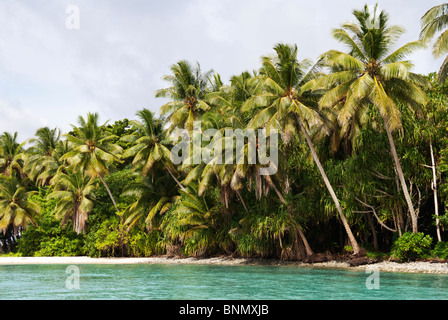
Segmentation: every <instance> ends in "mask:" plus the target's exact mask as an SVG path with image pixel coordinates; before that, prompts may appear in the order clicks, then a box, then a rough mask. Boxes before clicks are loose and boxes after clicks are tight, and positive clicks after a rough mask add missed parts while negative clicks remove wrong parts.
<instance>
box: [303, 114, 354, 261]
mask: <svg viewBox="0 0 448 320" xmlns="http://www.w3.org/2000/svg"><path fill="white" fill-rule="evenodd" d="M296 117H297V121H298V122H299V125H300V129H301V130H302V132H303V135H304V136H305V140H306V142H307V143H308V146H309V148H310V150H311V154H312V156H313V159H314V162H315V163H316V165H317V167H318V169H319V172H320V174H321V176H322V179H323V180H324V183H325V186H326V187H327V189H328V191H329V192H330V195H331V198H332V199H333V202H334V204H335V206H336V209H337V210H338V213H339V218H340V219H341V221H342V224H343V225H344V228H345V232H346V233H347V236H348V239H349V241H350V244H351V246H352V248H353V254H358V253H359V251H360V248H359V245H358V242H357V241H356V239H355V236H354V235H353V232H352V230H351V229H350V225H349V224H348V221H347V218H346V217H345V215H344V213H343V212H342V207H341V204H340V203H339V200H338V197H337V196H336V193H335V192H334V190H333V187H332V186H331V183H330V180H328V177H327V175H326V173H325V170H324V167H323V166H322V164H321V163H320V160H319V157H318V156H317V153H316V150H315V149H314V145H313V142H312V141H311V138H310V136H309V135H308V132H307V131H306V128H305V124H304V123H303V121H302V119H301V118H300V117H299V115H296Z"/></svg>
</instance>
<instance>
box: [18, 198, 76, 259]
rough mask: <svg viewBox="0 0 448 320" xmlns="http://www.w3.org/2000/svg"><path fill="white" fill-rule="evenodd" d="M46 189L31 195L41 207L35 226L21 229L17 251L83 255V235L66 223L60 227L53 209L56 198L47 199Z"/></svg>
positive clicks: (23, 253) (52, 254) (48, 254)
mask: <svg viewBox="0 0 448 320" xmlns="http://www.w3.org/2000/svg"><path fill="white" fill-rule="evenodd" d="M47 193H48V190H46V189H40V190H39V193H38V194H36V195H34V196H33V197H32V199H33V201H35V202H36V203H38V204H39V205H40V207H41V217H40V219H39V220H38V224H37V226H33V225H31V226H30V227H28V229H26V230H25V231H23V234H22V237H21V238H20V239H19V241H18V247H17V252H18V253H19V254H21V255H22V256H79V255H84V254H85V252H84V249H83V245H84V236H83V235H78V234H76V232H74V231H73V230H72V228H71V223H68V224H67V225H66V226H65V228H63V227H62V225H61V222H60V220H58V219H56V217H55V215H54V213H53V211H54V208H55V206H56V203H57V200H55V199H47V197H46V195H47Z"/></svg>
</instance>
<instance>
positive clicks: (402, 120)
mask: <svg viewBox="0 0 448 320" xmlns="http://www.w3.org/2000/svg"><path fill="white" fill-rule="evenodd" d="M447 12H448V4H444V5H441V6H438V7H435V8H432V9H430V10H429V11H428V12H427V13H426V14H425V15H424V16H423V18H422V33H421V39H419V40H416V41H413V42H410V43H407V44H402V45H401V46H397V43H398V41H399V38H400V35H401V34H402V33H403V32H404V30H402V29H401V28H400V27H398V26H394V25H391V24H389V17H388V15H387V14H386V13H385V12H383V11H382V12H377V11H376V10H375V12H369V9H368V7H367V6H365V7H364V8H363V9H361V10H355V11H354V12H353V14H354V18H355V20H354V21H355V22H353V23H346V24H344V25H342V26H341V27H340V28H338V29H334V30H333V36H334V37H335V39H337V40H338V41H340V42H341V43H343V44H344V45H346V50H345V51H344V52H341V51H337V50H330V51H328V52H326V53H324V54H322V55H321V56H320V57H319V58H318V59H317V62H316V63H315V64H312V63H311V61H310V60H308V59H303V60H302V59H301V57H300V52H299V50H298V47H297V46H296V45H288V44H283V43H280V44H277V45H275V47H274V51H273V52H272V54H270V55H268V56H263V57H262V59H261V66H260V68H259V70H257V71H254V72H253V73H249V72H242V73H241V74H238V75H235V76H233V77H232V78H231V79H230V81H229V83H228V84H225V83H223V81H222V80H221V77H220V75H219V74H218V73H215V72H213V71H209V72H203V71H202V70H201V69H200V66H199V64H196V65H192V64H190V63H189V62H187V61H179V62H177V63H176V64H174V65H172V66H171V69H170V71H171V73H170V74H169V75H167V76H165V77H164V79H165V80H166V81H167V83H168V84H169V86H168V87H167V88H165V89H161V90H158V91H157V92H156V96H157V97H164V98H168V99H169V101H170V102H168V103H167V104H165V105H163V106H161V108H160V114H161V116H160V117H157V116H156V115H155V114H154V113H153V112H151V111H149V110H148V109H143V110H139V111H137V112H136V118H135V119H133V120H128V119H122V120H118V121H115V122H114V123H105V124H101V123H100V121H99V119H98V114H96V113H89V114H87V115H86V116H85V117H84V116H80V117H79V119H78V121H77V124H76V125H73V129H72V131H71V132H68V133H65V134H61V132H59V130H58V129H50V128H41V129H39V130H37V132H36V134H35V137H33V138H32V139H29V140H27V141H25V142H22V143H20V142H19V141H17V133H14V134H10V133H8V132H4V133H3V135H2V136H1V137H0V173H1V174H0V240H1V251H2V252H3V253H8V252H11V253H12V254H19V255H26V256H33V255H36V256H53V255H89V256H93V257H100V256H132V257H144V256H151V255H159V254H168V255H176V256H177V255H184V256H208V255H215V254H233V255H235V256H244V257H252V256H256V257H274V258H280V259H285V260H295V259H303V258H306V257H309V256H312V255H313V254H314V253H315V252H324V251H329V252H331V253H333V254H339V253H353V254H358V253H360V252H361V251H362V249H363V248H364V249H366V250H367V251H369V252H375V251H376V252H384V253H390V252H391V253H393V254H394V256H395V257H396V258H397V259H400V260H403V261H406V260H410V259H416V258H419V257H423V256H431V255H432V256H435V257H438V258H441V259H446V258H447V256H448V245H447V243H446V242H444V241H443V240H446V237H447V236H448V235H447V233H446V228H447V227H448V215H447V213H446V211H445V210H446V208H447V205H448V179H447V175H446V172H447V171H448V138H447V131H448V103H447V101H448V85H447V84H446V83H445V79H446V73H447V72H448V63H447V62H446V61H445V62H444V63H443V65H442V67H441V69H440V70H439V72H438V74H436V73H432V74H429V75H419V74H415V73H413V72H412V71H411V68H412V63H411V62H410V61H408V60H406V56H407V55H409V54H410V53H411V52H413V51H414V50H417V49H421V50H424V48H425V47H426V46H428V45H429V44H430V43H431V41H432V39H433V37H434V35H435V34H436V33H437V32H440V31H443V30H444V28H445V27H446V25H447V24H446V23H445V22H444V21H448V20H447V19H446V17H447ZM447 34H448V31H444V32H443V33H442V34H441V36H439V37H438V38H437V39H436V40H435V41H434V45H433V51H434V54H435V55H437V56H440V55H442V54H446V51H448V36H447ZM195 121H200V125H201V128H200V129H201V130H202V132H204V131H205V130H207V129H210V128H213V129H217V130H219V132H224V131H225V129H229V128H231V129H248V128H250V129H260V128H265V129H266V130H272V129H278V132H279V136H280V139H279V141H280V145H279V148H280V150H279V161H278V170H277V171H276V173H275V174H273V175H261V174H260V170H262V169H263V167H266V165H265V164H262V163H261V162H260V163H258V162H257V163H255V164H254V163H249V161H244V162H243V163H239V162H236V161H233V162H232V163H223V164H221V163H219V162H217V161H215V160H216V159H215V158H213V159H212V161H210V162H207V163H204V162H202V163H197V164H195V163H194V162H188V161H184V162H183V163H181V164H177V163H175V162H173V159H172V157H171V150H172V149H173V146H174V145H175V144H176V143H177V141H176V139H175V138H174V135H173V133H174V129H176V128H184V129H186V130H187V131H188V132H189V133H193V128H194V122H195ZM272 132H275V131H272ZM219 139H220V137H219V136H218V135H215V136H214V137H212V138H211V140H212V142H213V143H215V144H214V146H217V147H219V148H220V149H214V151H215V156H216V155H221V156H222V155H223V154H224V153H225V151H226V150H225V147H226V146H227V147H228V146H229V144H228V143H226V142H225V141H224V143H218V142H219V141H218V140H219ZM221 140H222V139H221ZM207 144H208V143H207ZM205 145H206V143H204V145H202V147H205ZM257 147H258V144H257ZM248 148H249V146H248V145H247V144H245V145H243V146H242V149H241V150H244V155H245V156H246V157H247V155H248ZM190 157H192V155H190ZM187 158H188V157H187ZM246 160H247V159H246ZM444 238H445V239H444Z"/></svg>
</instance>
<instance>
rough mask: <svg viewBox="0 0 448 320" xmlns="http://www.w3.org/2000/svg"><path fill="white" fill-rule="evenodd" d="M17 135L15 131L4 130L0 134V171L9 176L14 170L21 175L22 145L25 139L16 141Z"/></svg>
mask: <svg viewBox="0 0 448 320" xmlns="http://www.w3.org/2000/svg"><path fill="white" fill-rule="evenodd" d="M17 136H18V134H17V132H14V134H11V133H9V132H4V133H3V134H2V135H1V136H0V172H1V173H3V174H6V175H9V176H10V175H12V174H13V172H14V171H16V172H17V173H18V174H19V175H20V176H22V177H23V176H24V174H23V170H22V166H23V161H22V160H23V147H24V145H25V144H26V141H25V142H22V143H18V142H17Z"/></svg>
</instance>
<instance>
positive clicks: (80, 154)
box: [60, 113, 123, 211]
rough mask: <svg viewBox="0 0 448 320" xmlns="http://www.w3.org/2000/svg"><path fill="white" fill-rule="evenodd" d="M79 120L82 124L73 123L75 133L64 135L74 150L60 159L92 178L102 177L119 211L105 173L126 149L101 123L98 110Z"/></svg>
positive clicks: (71, 167)
mask: <svg viewBox="0 0 448 320" xmlns="http://www.w3.org/2000/svg"><path fill="white" fill-rule="evenodd" d="M78 123H79V127H76V126H73V133H72V134H66V135H65V137H66V138H67V140H68V141H69V143H70V144H71V148H72V150H71V151H69V152H67V153H66V154H64V155H63V156H62V157H61V159H60V160H61V161H64V160H66V161H67V162H68V164H69V167H70V169H72V170H73V171H74V172H78V171H83V172H85V173H86V174H87V175H89V176H90V177H92V178H96V177H98V178H100V179H101V182H102V183H103V185H104V187H105V188H106V190H107V193H108V194H109V196H110V198H111V200H112V202H113V204H114V206H115V209H116V210H117V211H118V208H117V203H116V202H115V198H114V196H113V195H112V192H111V191H110V189H109V186H108V185H107V183H106V181H105V180H104V177H103V176H104V175H106V174H108V173H109V168H110V167H111V166H112V165H113V164H114V163H115V162H120V161H121V159H120V158H121V153H122V152H123V149H122V148H121V147H120V146H118V145H117V144H115V143H112V141H114V140H115V139H117V136H115V135H113V134H111V133H110V132H108V131H106V130H105V128H104V125H102V126H100V125H99V124H98V114H97V113H93V114H92V113H88V114H87V119H84V118H83V117H82V116H80V117H79V118H78Z"/></svg>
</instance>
